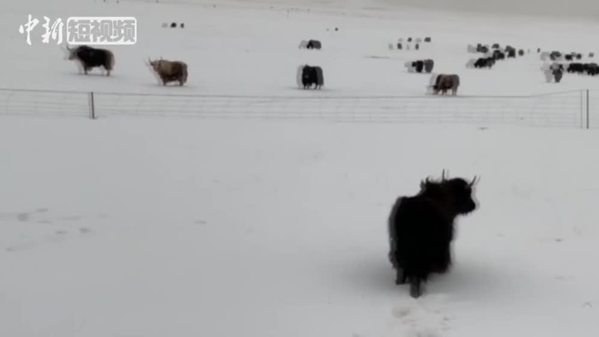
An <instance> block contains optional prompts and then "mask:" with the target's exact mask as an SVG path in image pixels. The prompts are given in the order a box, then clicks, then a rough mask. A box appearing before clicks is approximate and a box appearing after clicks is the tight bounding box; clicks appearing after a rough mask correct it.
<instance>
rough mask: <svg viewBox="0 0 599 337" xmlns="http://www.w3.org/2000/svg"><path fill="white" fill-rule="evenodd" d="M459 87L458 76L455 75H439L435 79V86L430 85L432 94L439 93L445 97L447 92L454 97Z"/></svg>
mask: <svg viewBox="0 0 599 337" xmlns="http://www.w3.org/2000/svg"><path fill="white" fill-rule="evenodd" d="M459 86H460V76H458V75H455V74H439V75H437V76H436V78H435V84H433V85H432V89H433V94H435V95H438V94H439V92H441V94H443V95H445V94H447V91H448V90H451V93H452V95H454V96H455V95H456V94H457V92H458V87H459Z"/></svg>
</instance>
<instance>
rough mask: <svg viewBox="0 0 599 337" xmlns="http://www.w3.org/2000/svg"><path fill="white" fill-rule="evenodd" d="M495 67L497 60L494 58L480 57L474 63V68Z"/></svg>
mask: <svg viewBox="0 0 599 337" xmlns="http://www.w3.org/2000/svg"><path fill="white" fill-rule="evenodd" d="M494 65H495V59H494V58H492V57H480V58H478V59H477V60H476V61H475V62H474V68H489V69H491V68H492V67H493V66H494Z"/></svg>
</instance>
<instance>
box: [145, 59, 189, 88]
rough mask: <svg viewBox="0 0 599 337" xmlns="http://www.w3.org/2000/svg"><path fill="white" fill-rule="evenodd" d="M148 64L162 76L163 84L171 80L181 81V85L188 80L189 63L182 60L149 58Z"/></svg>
mask: <svg viewBox="0 0 599 337" xmlns="http://www.w3.org/2000/svg"><path fill="white" fill-rule="evenodd" d="M148 64H149V65H150V67H152V69H153V70H154V72H155V73H156V75H157V76H158V77H159V78H160V81H161V82H162V85H167V84H168V83H169V82H179V85H183V84H185V82H187V64H186V63H185V62H181V61H167V60H162V59H160V60H154V61H152V60H148Z"/></svg>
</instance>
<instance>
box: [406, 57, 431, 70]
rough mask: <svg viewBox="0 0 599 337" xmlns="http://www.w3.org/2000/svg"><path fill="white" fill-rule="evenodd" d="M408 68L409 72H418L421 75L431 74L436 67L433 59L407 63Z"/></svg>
mask: <svg viewBox="0 0 599 337" xmlns="http://www.w3.org/2000/svg"><path fill="white" fill-rule="evenodd" d="M406 66H407V67H408V70H409V71H416V72H417V73H421V72H423V71H424V72H427V73H430V72H432V71H433V68H434V67H435V61H433V60H431V59H426V60H417V61H412V62H407V63H406Z"/></svg>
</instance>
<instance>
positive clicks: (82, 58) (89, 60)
mask: <svg viewBox="0 0 599 337" xmlns="http://www.w3.org/2000/svg"><path fill="white" fill-rule="evenodd" d="M411 40H412V39H411V38H409V42H411ZM417 40H418V42H420V41H421V39H417ZM424 41H425V42H430V41H431V39H430V37H427V38H425V39H424ZM299 48H306V49H316V50H318V49H321V48H322V43H321V42H320V41H318V40H303V41H301V42H300V45H299ZM66 50H67V52H68V59H69V60H75V61H78V62H79V65H80V66H81V69H82V70H83V73H84V74H86V75H87V74H88V72H89V71H90V70H92V69H93V68H97V67H99V68H103V69H104V71H105V72H106V76H110V73H111V72H112V70H113V68H114V61H115V59H114V54H113V53H112V52H111V51H110V50H107V49H100V48H93V47H90V46H85V45H82V46H78V47H75V48H71V47H69V46H66ZM146 65H147V66H149V67H150V69H152V70H153V72H154V74H155V75H156V77H157V78H158V79H159V81H160V82H161V83H162V85H165V86H166V85H167V84H169V83H171V82H176V83H178V84H179V85H180V86H182V85H184V84H185V83H186V82H187V78H188V68H187V64H186V63H185V62H182V61H170V60H164V59H162V58H161V59H159V60H151V59H148V61H147V63H146ZM407 66H408V68H409V71H416V72H419V73H420V72H426V73H431V72H432V70H433V67H434V61H433V60H430V59H427V60H417V61H413V62H409V64H407ZM297 84H298V86H299V87H300V88H303V89H310V88H314V89H321V88H322V87H323V85H324V74H323V70H322V68H321V67H319V66H310V65H308V64H306V65H301V66H299V67H298V71H297ZM458 86H459V77H458V76H457V75H455V74H452V75H445V74H440V75H437V76H436V80H434V81H433V83H432V84H431V85H430V86H429V87H430V88H432V91H433V93H434V94H437V93H439V92H441V93H443V94H445V93H446V92H447V91H448V90H451V91H452V93H453V94H454V95H455V94H456V92H457V87H458Z"/></svg>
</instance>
